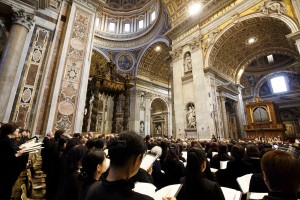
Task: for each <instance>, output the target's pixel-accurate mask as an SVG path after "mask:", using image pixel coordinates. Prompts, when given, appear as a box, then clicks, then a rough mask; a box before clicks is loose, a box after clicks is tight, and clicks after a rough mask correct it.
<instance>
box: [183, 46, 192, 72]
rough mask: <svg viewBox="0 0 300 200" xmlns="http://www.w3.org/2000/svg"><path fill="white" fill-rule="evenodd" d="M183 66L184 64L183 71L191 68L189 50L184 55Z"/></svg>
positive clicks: (188, 70)
mask: <svg viewBox="0 0 300 200" xmlns="http://www.w3.org/2000/svg"><path fill="white" fill-rule="evenodd" d="M183 66H184V72H190V71H192V69H193V67H192V57H191V53H190V52H189V51H188V52H186V53H185V55H184V62H183Z"/></svg>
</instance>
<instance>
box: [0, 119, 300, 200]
mask: <svg viewBox="0 0 300 200" xmlns="http://www.w3.org/2000/svg"><path fill="white" fill-rule="evenodd" d="M19 132H20V133H19ZM28 134H29V133H28V131H26V130H24V131H23V130H19V128H18V127H17V126H16V125H15V124H11V123H9V124H4V125H3V126H2V127H1V136H0V159H1V163H2V164H1V165H0V194H1V199H4V200H6V199H10V195H11V189H12V187H13V185H14V182H15V181H16V180H17V178H18V175H19V174H20V172H21V171H22V170H24V169H25V167H26V161H27V159H28V154H26V153H24V152H22V149H19V148H18V147H19V146H20V144H22V143H24V142H26V141H27V140H28V139H29V135H28ZM274 146H275V145H272V144H269V143H263V142H260V141H251V140H248V141H242V140H236V141H235V140H231V141H227V140H223V141H218V140H216V139H212V140H210V141H198V140H188V139H186V140H181V139H177V140H176V139H170V138H169V139H168V138H151V137H149V136H146V137H145V138H142V137H141V136H140V135H138V134H136V133H135V132H125V133H120V134H119V135H99V136H97V137H94V135H93V134H92V133H89V134H88V135H86V136H83V135H81V134H73V135H68V134H66V133H65V132H64V131H63V130H57V131H56V132H55V133H54V134H52V133H48V134H46V136H45V138H44V140H43V149H42V151H41V156H42V170H43V171H44V173H46V174H47V178H46V186H47V192H46V199H48V200H68V199H70V200H76V199H79V200H84V199H87V200H97V199H103V200H104V199H109V200H114V199H122V200H123V199H124V200H126V199H132V200H134V199H139V200H144V199H145V200H148V199H149V200H150V199H152V197H149V196H146V195H143V194H140V193H137V192H134V191H133V190H132V189H133V188H134V183H135V182H137V181H138V182H146V183H152V184H154V185H155V186H156V188H157V189H160V188H163V187H164V186H167V185H171V184H178V183H180V184H182V188H181V190H180V192H179V193H178V195H177V197H176V199H178V200H190V199H199V198H200V197H201V198H200V199H215V200H218V199H220V200H224V199H225V197H224V194H223V192H222V190H221V187H228V188H232V189H236V190H240V187H239V185H238V184H237V181H236V179H237V177H241V176H243V175H246V174H249V173H253V174H254V175H253V176H252V178H251V182H250V188H249V191H250V192H264V193H268V195H267V196H265V197H264V199H267V200H269V199H270V200H275V199H276V200H280V199H289V200H293V199H295V200H296V199H297V195H298V192H299V190H300V160H299V152H300V150H299V149H298V148H299V147H296V146H295V147H293V146H290V145H289V144H284V143H276V147H274ZM184 152H186V153H184ZM297 152H298V154H297ZM145 153H149V154H153V155H155V156H157V157H158V159H157V160H156V161H155V162H154V163H153V165H152V166H151V167H150V168H149V169H148V170H144V169H142V168H140V165H141V162H142V160H143V157H144V154H145ZM185 154H186V155H187V156H186V157H185V156H184V155H185ZM222 161H228V163H227V167H226V168H222V167H221V166H220V163H221V162H222ZM211 168H215V169H218V171H217V172H215V173H213V172H212V171H211ZM2 197H3V198H2ZM165 199H175V198H174V197H165Z"/></svg>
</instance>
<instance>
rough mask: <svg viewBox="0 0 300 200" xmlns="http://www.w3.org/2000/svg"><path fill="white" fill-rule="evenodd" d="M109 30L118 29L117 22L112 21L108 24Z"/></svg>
mask: <svg viewBox="0 0 300 200" xmlns="http://www.w3.org/2000/svg"><path fill="white" fill-rule="evenodd" d="M108 30H109V31H110V32H115V30H116V23H113V22H110V23H109V26H108Z"/></svg>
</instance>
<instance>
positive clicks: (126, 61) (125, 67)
mask: <svg viewBox="0 0 300 200" xmlns="http://www.w3.org/2000/svg"><path fill="white" fill-rule="evenodd" d="M117 65H118V68H119V69H120V70H122V71H129V70H131V69H132V67H133V65H134V59H133V57H132V55H130V54H120V55H118V56H117Z"/></svg>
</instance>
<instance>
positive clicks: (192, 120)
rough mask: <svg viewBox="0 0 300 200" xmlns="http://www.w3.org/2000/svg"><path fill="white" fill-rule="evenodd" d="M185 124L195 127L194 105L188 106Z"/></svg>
mask: <svg viewBox="0 0 300 200" xmlns="http://www.w3.org/2000/svg"><path fill="white" fill-rule="evenodd" d="M187 126H188V128H196V113H195V107H194V106H192V105H191V106H189V109H188V113H187Z"/></svg>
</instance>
